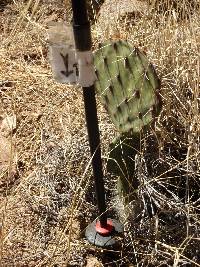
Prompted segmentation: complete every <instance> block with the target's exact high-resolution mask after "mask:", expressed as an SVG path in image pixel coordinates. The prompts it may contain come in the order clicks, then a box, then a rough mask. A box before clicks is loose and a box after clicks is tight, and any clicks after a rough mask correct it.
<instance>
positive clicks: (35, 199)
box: [0, 0, 200, 267]
mask: <svg viewBox="0 0 200 267" xmlns="http://www.w3.org/2000/svg"><path fill="white" fill-rule="evenodd" d="M47 2H48V4H47ZM49 2H50V4H49ZM162 2H163V3H165V4H167V3H168V6H166V7H165V8H164V10H163V8H162V10H161V9H160V8H159V9H158V6H157V1H152V3H151V4H152V9H151V10H150V11H149V13H147V14H146V15H145V16H142V17H141V18H138V19H137V20H134V19H131V16H130V15H129V16H127V17H126V18H123V20H120V21H118V23H117V24H116V25H115V26H116V27H115V28H114V27H108V26H109V25H108V26H107V27H105V25H104V26H103V27H102V25H93V26H92V34H93V40H94V46H96V44H97V43H99V42H102V41H104V40H107V39H108V38H112V39H118V38H121V39H128V40H129V41H130V42H131V43H133V45H135V46H138V47H139V48H141V49H143V50H145V51H146V53H147V56H148V58H149V59H150V61H151V62H153V63H154V64H155V66H156V69H157V71H158V73H159V76H160V77H161V80H162V92H161V94H162V99H163V109H162V113H161V115H160V117H159V120H158V122H157V125H156V129H155V131H152V132H150V133H149V134H148V136H146V137H145V139H144V140H143V141H142V144H143V149H142V150H141V154H139V155H138V169H137V171H138V175H139V176H140V177H141V179H142V181H143V184H142V185H141V186H140V188H139V190H138V195H139V196H140V197H141V199H142V203H143V205H142V207H143V209H142V210H140V211H139V212H140V214H139V218H140V219H139V220H136V219H135V218H136V213H135V212H136V210H137V209H136V208H135V203H131V204H130V206H129V207H127V208H126V209H124V207H123V206H122V203H121V202H120V201H119V202H117V201H116V197H115V194H116V192H115V191H116V189H115V179H116V178H113V177H110V176H108V177H109V179H107V180H106V191H107V196H108V200H109V203H108V205H109V209H110V213H111V214H113V216H114V215H116V216H118V217H119V218H121V219H122V220H123V221H124V223H125V230H126V232H125V241H124V242H123V245H122V247H121V248H120V250H119V251H116V252H113V251H112V252H111V251H101V250H99V249H98V248H94V247H92V246H91V245H90V244H88V243H87V241H86V240H85V239H84V235H83V234H84V228H85V227H86V226H87V224H88V223H89V222H91V220H93V219H95V217H96V216H97V209H96V204H95V200H94V190H93V186H92V184H91V183H90V180H91V179H90V176H91V170H90V164H89V163H88V162H89V159H90V157H89V149H88V142H87V133H86V129H85V119H84V111H83V110H84V109H83V103H82V93H81V90H80V88H77V87H73V86H68V85H61V84H57V83H56V82H55V81H54V80H53V79H52V75H51V70H50V67H49V64H48V58H47V44H46V29H47V23H48V22H49V21H51V20H56V21H58V20H60V19H63V18H66V19H67V20H68V21H69V20H70V18H71V15H70V14H71V13H70V9H69V1H67V0H66V1H65V4H66V5H67V6H68V9H65V6H64V4H63V2H62V1H60V3H59V2H58V1H53V0H52V1H46V2H45V1H36V0H32V1H31V0H30V1H26V2H25V3H23V2H21V1H13V2H12V3H11V4H10V5H9V6H7V7H6V8H5V9H4V11H3V12H2V13H0V25H1V26H0V27H1V35H0V40H1V47H0V80H1V83H0V101H1V105H0V113H1V114H0V115H2V114H9V115H12V114H15V115H16V116H17V129H16V133H15V136H14V137H15V140H16V147H17V158H18V175H17V176H16V177H15V180H14V181H13V180H12V183H8V182H7V183H4V184H5V188H4V190H0V192H2V191H3V193H2V194H1V195H0V201H1V202H0V214H1V218H2V220H1V222H0V265H1V266H5V267H7V266H8V267H9V266H19V267H21V266H68V265H69V266H85V265H86V261H87V260H86V259H87V257H88V256H90V255H94V256H95V257H97V258H98V259H99V261H100V262H102V263H103V266H104V265H105V266H200V264H199V262H200V258H199V255H200V240H199V234H200V225H199V222H200V221H199V220H200V216H199V189H200V180H199V177H200V173H199V169H200V156H199V153H200V140H199V134H200V121H199V120H200V119H199V118H200V117H199V109H200V107H199V105H200V93H199V92H200V91H199V84H200V73H199V72H200V59H199V55H200V24H199V21H200V17H199V14H200V13H199V10H198V7H197V6H195V7H194V6H192V5H191V4H190V6H188V3H189V2H187V1H184V4H182V5H181V3H180V1H178V4H179V8H178V9H176V7H174V6H173V5H172V4H171V3H172V2H170V1H167V0H166V1H164V0H163V1H162ZM169 2H170V3H169ZM193 2H194V1H193ZM190 3H191V2H190ZM195 3H198V1H197V0H196V2H195ZM162 7H163V6H162ZM180 7H181V12H183V13H184V14H187V16H180ZM166 11H167V12H166ZM108 23H109V21H108ZM98 111H99V120H100V128H101V136H102V147H103V157H104V158H106V155H107V154H106V151H107V147H108V144H109V142H110V141H111V140H112V138H113V136H114V135H116V132H115V129H114V127H113V125H112V124H111V122H110V121H109V119H108V118H107V115H106V113H105V111H104V109H103V107H102V106H101V105H100V104H98ZM0 179H8V180H9V177H5V176H4V177H3V176H2V175H1V177H0ZM0 184H1V183H0ZM146 195H148V196H149V197H150V198H151V199H152V200H153V202H154V203H155V205H156V206H157V209H158V213H157V215H156V216H154V217H153V218H152V219H149V217H148V216H147V213H146V208H145V205H144V203H145V196H146ZM133 211H134V212H133Z"/></svg>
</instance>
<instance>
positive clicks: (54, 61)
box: [48, 22, 78, 84]
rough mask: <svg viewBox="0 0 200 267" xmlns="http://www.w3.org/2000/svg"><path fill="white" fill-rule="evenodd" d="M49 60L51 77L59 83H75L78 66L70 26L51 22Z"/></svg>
mask: <svg viewBox="0 0 200 267" xmlns="http://www.w3.org/2000/svg"><path fill="white" fill-rule="evenodd" d="M48 40H49V60H50V64H51V67H52V72H53V77H54V78H55V80H56V81H58V82H60V83H70V84H74V83H77V80H78V67H77V60H76V56H75V47H74V40H73V34H72V30H71V27H70V26H68V25H66V24H65V23H63V22H55V23H54V22H52V23H51V24H49V30H48Z"/></svg>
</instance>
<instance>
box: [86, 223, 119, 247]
mask: <svg viewBox="0 0 200 267" xmlns="http://www.w3.org/2000/svg"><path fill="white" fill-rule="evenodd" d="M123 232H124V228H123V225H122V224H121V223H120V222H118V221H117V220H114V219H107V225H106V227H101V225H100V222H99V220H96V221H94V222H93V223H91V224H89V225H88V227H87V228H86V231H85V236H86V238H87V240H88V241H89V242H90V243H91V244H93V245H95V246H99V247H111V246H113V245H115V244H117V243H119V240H120V239H119V237H120V236H122V234H123Z"/></svg>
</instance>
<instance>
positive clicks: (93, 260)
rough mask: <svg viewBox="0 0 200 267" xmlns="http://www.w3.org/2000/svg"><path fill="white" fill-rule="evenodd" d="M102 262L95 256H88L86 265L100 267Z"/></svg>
mask: <svg viewBox="0 0 200 267" xmlns="http://www.w3.org/2000/svg"><path fill="white" fill-rule="evenodd" d="M102 266H103V265H102V263H101V262H100V261H98V260H97V258H95V257H92V256H91V257H88V258H87V264H86V267H102Z"/></svg>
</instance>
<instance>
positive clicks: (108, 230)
mask: <svg viewBox="0 0 200 267" xmlns="http://www.w3.org/2000/svg"><path fill="white" fill-rule="evenodd" d="M95 228H96V231H97V233H99V234H100V235H104V236H107V235H110V233H111V232H112V231H113V229H114V226H113V223H112V220H107V225H106V227H101V224H100V221H97V223H96V225H95Z"/></svg>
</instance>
